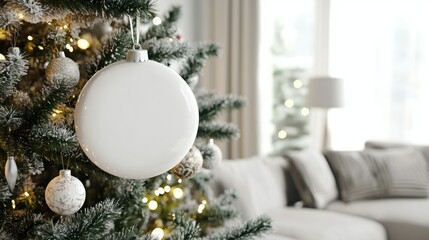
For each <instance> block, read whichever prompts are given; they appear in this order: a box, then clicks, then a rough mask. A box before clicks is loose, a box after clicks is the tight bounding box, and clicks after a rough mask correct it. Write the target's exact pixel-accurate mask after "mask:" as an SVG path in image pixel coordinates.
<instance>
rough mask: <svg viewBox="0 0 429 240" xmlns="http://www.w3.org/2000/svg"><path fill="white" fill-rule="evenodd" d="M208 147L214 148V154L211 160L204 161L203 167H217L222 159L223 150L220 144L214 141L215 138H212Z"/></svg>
mask: <svg viewBox="0 0 429 240" xmlns="http://www.w3.org/2000/svg"><path fill="white" fill-rule="evenodd" d="M207 147H209V148H210V149H211V150H212V152H213V155H212V157H211V159H210V160H207V161H204V163H203V168H206V169H215V168H216V167H217V166H219V164H220V162H221V161H222V151H221V150H220V148H219V146H218V145H216V144H215V143H214V141H213V139H210V141H209V144H208V145H207Z"/></svg>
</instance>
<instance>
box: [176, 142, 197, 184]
mask: <svg viewBox="0 0 429 240" xmlns="http://www.w3.org/2000/svg"><path fill="white" fill-rule="evenodd" d="M202 166H203V156H202V155H201V152H200V150H198V148H196V147H195V146H193V147H192V148H191V150H189V152H188V154H187V155H186V156H185V158H183V160H182V161H181V162H180V163H179V164H178V165H177V166H175V167H174V168H173V172H174V174H175V175H176V176H177V177H179V178H190V177H193V176H195V175H196V174H197V173H198V172H200V170H201V167H202Z"/></svg>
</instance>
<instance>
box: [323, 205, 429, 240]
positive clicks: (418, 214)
mask: <svg viewBox="0 0 429 240" xmlns="http://www.w3.org/2000/svg"><path fill="white" fill-rule="evenodd" d="M327 209H328V210H332V211H336V212H341V213H347V214H353V215H357V216H361V217H366V218H370V219H373V220H376V221H379V222H380V223H381V224H383V225H384V226H385V228H386V230H387V235H388V239H389V240H404V239H407V240H428V239H429V199H378V200H367V201H356V202H351V203H344V202H341V201H336V202H334V203H332V204H330V205H329V206H328V207H327Z"/></svg>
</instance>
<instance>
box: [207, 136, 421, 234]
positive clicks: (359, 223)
mask: <svg viewBox="0 0 429 240" xmlns="http://www.w3.org/2000/svg"><path fill="white" fill-rule="evenodd" d="M366 147H367V149H370V148H373V149H389V148H398V147H399V148H402V147H409V146H407V145H397V144H384V143H377V142H368V143H367V144H366ZM413 147H414V146H413ZM415 149H417V150H418V151H423V155H424V156H425V157H429V154H428V153H429V147H425V146H418V147H417V148H415ZM425 151H427V152H425ZM312 154H314V151H312ZM312 154H310V155H308V154H301V155H300V156H304V157H306V156H309V158H312V157H313V155H312ZM377 154H378V153H377ZM395 154H396V153H395ZM319 156H323V157H324V158H326V156H327V155H322V154H321V153H320V155H319ZM426 160H427V162H428V164H427V168H426V173H427V179H429V158H426ZM305 161H307V160H305ZM309 161H312V160H309ZM325 161H326V160H325ZM292 162H293V161H292V160H291V158H289V157H268V156H265V157H262V156H257V157H256V156H255V157H252V158H248V159H240V160H224V161H223V163H222V164H221V165H220V166H219V167H218V168H217V169H215V170H214V171H213V174H214V178H215V181H214V182H215V188H216V190H217V191H223V190H226V189H233V190H234V191H235V193H236V195H237V197H238V199H237V202H236V207H237V209H238V211H239V212H240V214H241V218H242V219H251V218H254V217H256V216H259V215H267V216H269V217H270V218H271V219H272V220H273V222H272V224H273V231H272V232H271V233H270V234H269V235H267V236H264V237H262V238H261V239H264V240H293V239H295V240H337V239H338V240H355V239H356V240H428V239H429V198H428V197H427V196H426V197H424V196H423V197H422V196H420V195H418V197H374V198H369V199H357V200H351V201H344V199H346V197H347V196H346V194H345V193H344V192H340V193H339V194H336V195H332V194H331V195H332V196H333V197H331V200H330V201H325V202H323V201H319V202H323V203H324V204H322V205H320V204H315V205H314V206H311V207H308V206H306V204H305V203H303V196H304V195H305V194H302V192H300V191H298V190H299V186H298V185H299V184H298V182H299V181H298V180H296V178H295V177H294V176H293V174H292V172H293V171H292V170H293V169H295V170H296V164H292ZM326 162H327V166H328V167H329V169H330V171H333V172H334V168H333V166H332V165H330V164H331V163H330V162H329V163H328V161H326ZM323 164H325V163H323ZM314 165H317V164H314ZM311 166H313V165H311ZM315 169H316V170H317V171H318V172H317V174H313V175H314V176H319V175H323V173H322V172H320V173H319V169H317V168H315ZM358 177H359V176H358ZM424 181H426V178H425V179H424ZM328 182H329V181H328ZM362 182H365V179H362ZM330 184H332V183H330ZM333 184H334V186H335V187H336V188H337V189H338V188H339V187H340V186H339V183H338V179H335V180H334V183H333ZM316 185H317V184H316ZM407 186H408V185H407ZM321 189H322V190H326V189H323V188H321ZM423 190H426V189H423ZM322 192H323V191H322ZM325 192H326V191H325ZM359 193H360V192H359ZM385 193H386V192H384V194H385ZM407 194H408V192H407ZM349 197H350V196H349ZM313 200H314V199H313ZM304 202H305V201H304Z"/></svg>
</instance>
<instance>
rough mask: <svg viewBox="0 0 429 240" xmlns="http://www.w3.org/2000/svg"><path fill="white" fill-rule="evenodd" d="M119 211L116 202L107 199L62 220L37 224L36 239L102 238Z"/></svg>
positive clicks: (93, 239) (90, 239) (70, 239)
mask: <svg viewBox="0 0 429 240" xmlns="http://www.w3.org/2000/svg"><path fill="white" fill-rule="evenodd" d="M120 212H121V211H120V209H119V207H118V204H117V203H115V202H114V201H112V200H110V199H107V200H105V201H103V202H100V203H98V204H97V205H95V206H94V207H91V208H89V209H85V210H84V211H83V212H79V213H76V214H75V215H72V216H68V217H66V218H65V220H64V221H62V222H57V223H55V224H53V223H52V222H51V223H48V224H44V225H42V226H39V227H38V228H37V232H36V233H37V236H38V239H47V240H51V239H52V240H53V239H69V240H74V239H76V240H85V239H88V240H96V239H104V238H105V236H106V235H107V233H108V231H109V230H110V229H111V224H112V223H113V221H114V220H115V219H116V218H117V217H118V216H119V214H120Z"/></svg>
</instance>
